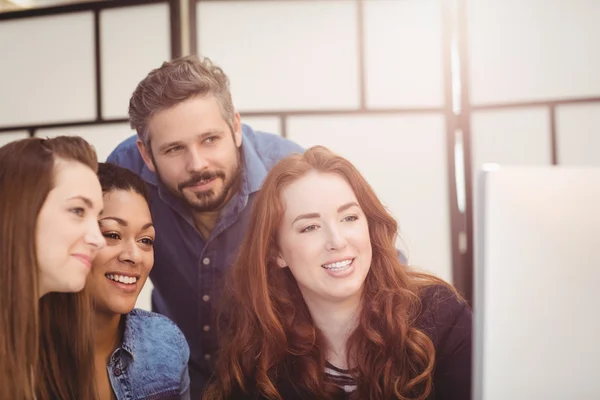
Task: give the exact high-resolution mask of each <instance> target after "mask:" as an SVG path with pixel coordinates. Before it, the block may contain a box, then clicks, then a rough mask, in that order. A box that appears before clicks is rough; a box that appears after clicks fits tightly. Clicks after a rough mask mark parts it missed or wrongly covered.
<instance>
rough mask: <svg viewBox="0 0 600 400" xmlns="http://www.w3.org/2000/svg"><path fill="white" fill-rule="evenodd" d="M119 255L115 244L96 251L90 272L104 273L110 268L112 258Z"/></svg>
mask: <svg viewBox="0 0 600 400" xmlns="http://www.w3.org/2000/svg"><path fill="white" fill-rule="evenodd" d="M118 255H119V248H118V247H117V246H106V247H104V248H103V249H102V250H100V251H99V252H98V254H97V255H96V258H94V262H93V265H92V274H94V275H96V274H97V275H102V276H103V275H104V274H105V273H106V272H107V270H108V269H109V268H110V264H111V263H112V261H113V260H116V258H117V256H118Z"/></svg>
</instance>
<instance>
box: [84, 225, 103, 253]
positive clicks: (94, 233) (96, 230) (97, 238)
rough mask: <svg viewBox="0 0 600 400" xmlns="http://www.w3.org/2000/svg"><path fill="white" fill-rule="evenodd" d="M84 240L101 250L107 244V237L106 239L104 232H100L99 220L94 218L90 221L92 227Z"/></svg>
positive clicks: (95, 248)
mask: <svg viewBox="0 0 600 400" xmlns="http://www.w3.org/2000/svg"><path fill="white" fill-rule="evenodd" d="M84 240H85V242H86V243H87V244H89V245H90V246H92V247H93V248H94V250H100V249H101V248H103V247H104V246H106V239H104V236H102V232H100V227H99V226H98V221H97V220H95V219H94V220H92V221H91V222H90V227H89V228H88V230H87V233H86V235H85V238H84Z"/></svg>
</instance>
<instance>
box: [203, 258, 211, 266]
mask: <svg viewBox="0 0 600 400" xmlns="http://www.w3.org/2000/svg"><path fill="white" fill-rule="evenodd" d="M202 264H204V265H208V264H210V258H208V257H204V259H203V260H202Z"/></svg>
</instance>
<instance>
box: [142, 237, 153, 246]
mask: <svg viewBox="0 0 600 400" xmlns="http://www.w3.org/2000/svg"><path fill="white" fill-rule="evenodd" d="M140 242H142V243H144V244H145V245H148V246H153V245H154V239H151V238H142V239H140Z"/></svg>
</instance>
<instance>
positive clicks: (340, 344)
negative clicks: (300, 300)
mask: <svg viewBox="0 0 600 400" xmlns="http://www.w3.org/2000/svg"><path fill="white" fill-rule="evenodd" d="M305 301H306V299H305ZM306 305H307V306H308V310H309V311H310V315H311V317H312V319H313V321H314V323H315V325H316V326H317V328H319V330H320V331H321V333H322V334H323V336H324V337H325V341H326V345H327V350H326V359H327V360H328V361H329V362H330V363H331V364H333V365H335V366H336V367H338V368H342V369H347V368H350V366H349V365H348V363H349V360H348V358H349V357H348V354H347V351H346V345H347V343H348V338H349V337H350V335H351V334H352V332H354V330H355V329H356V326H357V325H358V319H359V312H360V297H352V298H350V299H347V300H344V301H341V302H335V303H333V302H329V301H319V300H312V301H306Z"/></svg>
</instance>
